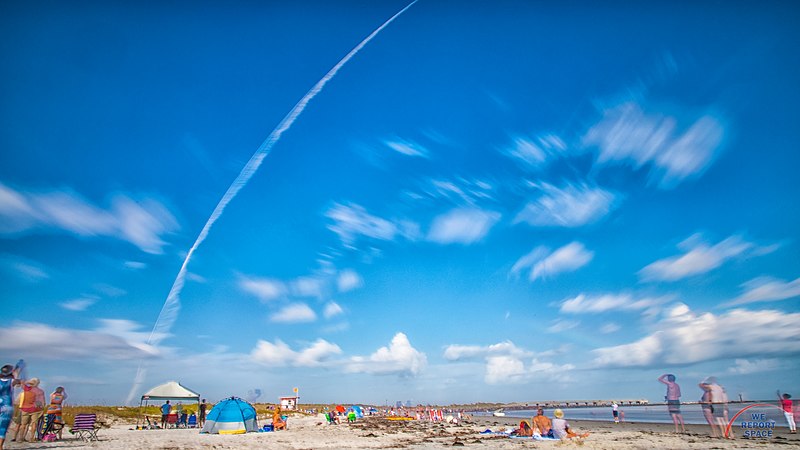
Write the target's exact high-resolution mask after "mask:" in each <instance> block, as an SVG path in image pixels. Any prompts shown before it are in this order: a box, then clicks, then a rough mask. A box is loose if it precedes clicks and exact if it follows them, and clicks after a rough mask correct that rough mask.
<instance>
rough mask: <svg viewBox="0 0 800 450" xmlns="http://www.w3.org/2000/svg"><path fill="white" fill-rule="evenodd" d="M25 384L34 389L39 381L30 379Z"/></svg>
mask: <svg viewBox="0 0 800 450" xmlns="http://www.w3.org/2000/svg"><path fill="white" fill-rule="evenodd" d="M25 384H26V385H27V386H30V387H36V386H38V385H39V379H38V378H31V379H30V380H28V381H26V382H25Z"/></svg>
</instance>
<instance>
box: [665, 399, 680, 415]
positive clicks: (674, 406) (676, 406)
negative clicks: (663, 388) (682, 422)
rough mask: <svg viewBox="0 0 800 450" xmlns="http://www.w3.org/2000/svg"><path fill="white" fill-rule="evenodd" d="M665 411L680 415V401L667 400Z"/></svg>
mask: <svg viewBox="0 0 800 450" xmlns="http://www.w3.org/2000/svg"><path fill="white" fill-rule="evenodd" d="M667 410H668V411H669V413H670V414H680V413H681V401H680V400H667Z"/></svg>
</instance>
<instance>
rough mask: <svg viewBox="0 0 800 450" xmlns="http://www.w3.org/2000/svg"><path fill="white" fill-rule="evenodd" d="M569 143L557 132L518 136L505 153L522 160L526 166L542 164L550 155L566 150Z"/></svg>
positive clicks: (533, 166) (532, 166) (534, 166)
mask: <svg viewBox="0 0 800 450" xmlns="http://www.w3.org/2000/svg"><path fill="white" fill-rule="evenodd" d="M566 148H567V145H566V144H565V143H564V141H563V140H561V138H560V137H558V136H556V135H555V134H541V135H539V136H537V137H535V138H530V137H525V136H516V137H513V138H512V142H511V145H509V146H508V148H506V149H505V150H504V151H503V153H505V154H506V155H508V156H509V157H511V158H512V159H515V160H517V161H520V162H522V163H523V164H524V166H525V167H530V168H537V167H540V166H542V165H543V164H544V163H545V162H547V159H548V157H549V156H551V155H553V154H558V153H561V152H563V151H564V150H566Z"/></svg>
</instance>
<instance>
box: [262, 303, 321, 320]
mask: <svg viewBox="0 0 800 450" xmlns="http://www.w3.org/2000/svg"><path fill="white" fill-rule="evenodd" d="M270 320H271V321H273V322H282V323H298V322H313V321H315V320H317V314H316V313H315V312H314V310H312V309H311V308H309V307H308V305H306V304H305V303H294V304H291V305H286V306H284V307H283V308H282V309H281V310H280V311H277V312H276V313H274V314H272V316H270Z"/></svg>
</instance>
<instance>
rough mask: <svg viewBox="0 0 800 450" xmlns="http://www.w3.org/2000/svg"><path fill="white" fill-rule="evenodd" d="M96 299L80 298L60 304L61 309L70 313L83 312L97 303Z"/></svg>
mask: <svg viewBox="0 0 800 450" xmlns="http://www.w3.org/2000/svg"><path fill="white" fill-rule="evenodd" d="M98 300H99V299H98V298H97V297H81V298H76V299H74V300H69V301H66V302H63V303H61V307H62V308H64V309H68V310H70V311H85V310H86V308H88V307H90V306H92V305H94V304H95V303H97V301H98Z"/></svg>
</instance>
